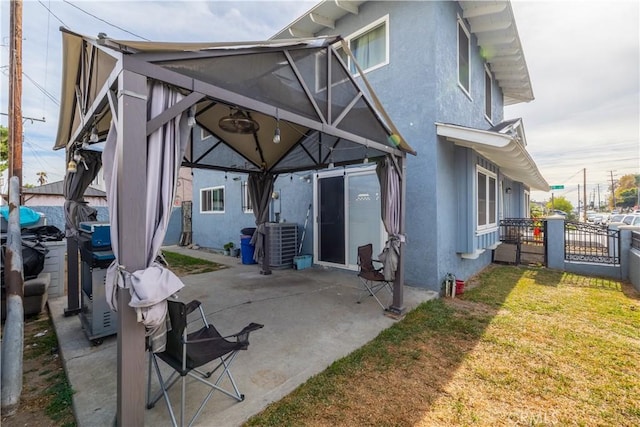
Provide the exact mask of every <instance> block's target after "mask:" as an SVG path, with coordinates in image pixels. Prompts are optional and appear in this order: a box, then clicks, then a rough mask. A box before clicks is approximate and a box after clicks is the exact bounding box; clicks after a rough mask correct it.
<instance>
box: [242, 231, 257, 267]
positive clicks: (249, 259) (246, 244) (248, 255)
mask: <svg viewBox="0 0 640 427" xmlns="http://www.w3.org/2000/svg"><path fill="white" fill-rule="evenodd" d="M255 249H256V248H255V246H253V245H252V244H251V236H240V254H241V256H242V263H243V264H255V263H256V262H255V261H254V260H253V253H254V251H255Z"/></svg>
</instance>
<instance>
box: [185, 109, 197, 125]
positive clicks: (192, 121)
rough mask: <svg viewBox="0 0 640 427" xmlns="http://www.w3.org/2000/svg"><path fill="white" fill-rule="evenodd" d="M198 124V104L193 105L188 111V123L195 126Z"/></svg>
mask: <svg viewBox="0 0 640 427" xmlns="http://www.w3.org/2000/svg"><path fill="white" fill-rule="evenodd" d="M195 124H196V106H195V105H193V106H191V108H189V111H188V112H187V125H188V126H189V127H193V126H195Z"/></svg>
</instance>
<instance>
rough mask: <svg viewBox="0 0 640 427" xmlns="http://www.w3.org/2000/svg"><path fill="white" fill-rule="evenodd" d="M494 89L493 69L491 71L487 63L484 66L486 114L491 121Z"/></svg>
mask: <svg viewBox="0 0 640 427" xmlns="http://www.w3.org/2000/svg"><path fill="white" fill-rule="evenodd" d="M492 89H493V79H492V78H491V71H489V67H487V66H486V65H485V67H484V115H485V116H486V118H487V120H489V122H491V120H492V118H491V103H492V98H491V94H492Z"/></svg>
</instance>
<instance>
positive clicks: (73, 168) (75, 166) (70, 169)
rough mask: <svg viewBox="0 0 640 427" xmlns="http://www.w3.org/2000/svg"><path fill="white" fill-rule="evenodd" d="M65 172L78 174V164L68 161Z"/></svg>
mask: <svg viewBox="0 0 640 427" xmlns="http://www.w3.org/2000/svg"><path fill="white" fill-rule="evenodd" d="M67 172H71V173H75V172H78V164H77V163H76V162H75V161H74V160H73V159H71V160H69V164H68V165H67Z"/></svg>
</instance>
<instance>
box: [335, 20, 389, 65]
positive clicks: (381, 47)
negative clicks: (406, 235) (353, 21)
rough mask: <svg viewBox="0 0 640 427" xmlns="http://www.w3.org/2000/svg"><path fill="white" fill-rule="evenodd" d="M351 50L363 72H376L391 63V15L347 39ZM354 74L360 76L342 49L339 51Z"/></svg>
mask: <svg viewBox="0 0 640 427" xmlns="http://www.w3.org/2000/svg"><path fill="white" fill-rule="evenodd" d="M345 41H346V42H347V44H348V45H349V49H351V52H352V53H353V56H354V57H355V58H356V61H358V65H359V66H360V68H361V69H362V71H363V72H365V73H366V72H368V71H372V70H375V69H376V68H379V67H382V66H383V65H387V64H388V63H389V15H386V16H384V17H382V18H380V19H378V20H377V21H375V22H372V23H371V24H369V25H367V26H366V27H364V28H363V29H361V30H360V31H357V32H355V33H353V34H351V35H350V36H348V37H345ZM337 52H338V54H339V55H340V57H341V58H342V60H343V61H344V62H345V63H346V64H347V65H348V66H349V71H351V73H352V74H354V75H355V74H358V70H357V69H356V66H355V64H353V62H352V61H351V60H350V58H348V57H347V54H346V53H345V52H344V51H343V50H342V49H337Z"/></svg>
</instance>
